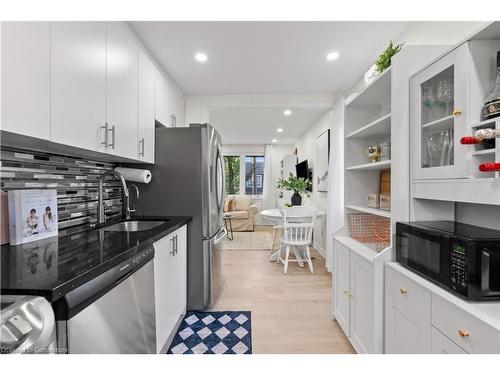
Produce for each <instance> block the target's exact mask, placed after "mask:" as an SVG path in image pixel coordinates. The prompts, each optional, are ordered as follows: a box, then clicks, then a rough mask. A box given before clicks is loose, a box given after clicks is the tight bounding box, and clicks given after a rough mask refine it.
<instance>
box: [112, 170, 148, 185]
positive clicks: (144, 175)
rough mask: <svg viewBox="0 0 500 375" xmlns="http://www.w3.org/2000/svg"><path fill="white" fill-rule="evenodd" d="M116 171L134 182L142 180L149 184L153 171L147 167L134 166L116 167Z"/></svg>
mask: <svg viewBox="0 0 500 375" xmlns="http://www.w3.org/2000/svg"><path fill="white" fill-rule="evenodd" d="M115 171H117V172H118V173H121V174H122V175H123V177H124V178H125V180H127V181H132V182H142V183H144V184H149V182H150V181H151V171H148V170H147V169H133V168H121V167H118V168H115Z"/></svg>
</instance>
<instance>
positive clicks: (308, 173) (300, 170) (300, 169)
mask: <svg viewBox="0 0 500 375" xmlns="http://www.w3.org/2000/svg"><path fill="white" fill-rule="evenodd" d="M295 172H296V174H297V177H302V178H305V179H306V180H309V189H307V190H308V191H312V169H309V165H308V164H307V159H306V160H304V161H302V162H300V163H299V164H296V165H295Z"/></svg>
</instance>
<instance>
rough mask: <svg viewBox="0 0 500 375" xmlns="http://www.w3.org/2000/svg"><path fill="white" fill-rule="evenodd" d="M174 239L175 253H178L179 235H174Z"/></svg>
mask: <svg viewBox="0 0 500 375" xmlns="http://www.w3.org/2000/svg"><path fill="white" fill-rule="evenodd" d="M174 240H175V255H177V253H178V252H179V248H178V247H177V244H178V242H177V235H175V236H174Z"/></svg>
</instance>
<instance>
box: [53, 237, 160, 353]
mask: <svg viewBox="0 0 500 375" xmlns="http://www.w3.org/2000/svg"><path fill="white" fill-rule="evenodd" d="M153 256H154V248H153V247H152V246H150V247H148V248H146V249H144V250H143V251H141V252H139V253H138V254H136V255H135V256H134V257H132V258H130V259H128V260H126V261H124V262H122V263H120V264H118V265H117V266H115V267H113V268H112V269H110V270H109V271H107V272H105V273H103V274H101V275H99V276H97V277H96V278H94V279H92V280H91V281H89V282H88V283H86V284H84V285H82V286H81V287H79V288H77V289H75V290H73V291H71V292H70V293H68V294H67V295H66V296H65V297H64V299H63V301H62V302H61V303H60V304H59V306H54V308H55V312H56V319H58V321H57V346H58V348H66V349H67V352H68V353H70V354H71V353H155V352H156V335H155V312H154V278H153V277H154V275H153ZM59 310H60V311H59ZM61 311H64V312H65V314H66V315H65V317H64V319H60V316H61V314H62V313H61ZM58 316H59V318H58Z"/></svg>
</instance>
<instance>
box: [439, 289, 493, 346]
mask: <svg viewBox="0 0 500 375" xmlns="http://www.w3.org/2000/svg"><path fill="white" fill-rule="evenodd" d="M432 325H433V326H434V327H436V328H438V329H439V330H440V331H441V332H443V333H444V334H445V335H446V336H448V337H449V338H450V339H451V340H452V341H453V342H454V343H456V344H457V345H458V346H460V347H461V348H463V349H464V350H465V351H466V352H468V353H472V354H477V353H483V354H487V353H500V335H499V334H498V333H497V332H496V331H494V330H493V329H492V328H490V327H488V326H486V325H484V324H483V323H481V322H480V321H479V320H477V319H476V318H474V317H473V316H471V315H470V314H468V313H467V312H465V311H463V310H461V309H459V308H458V307H456V306H454V305H452V304H450V303H448V302H446V301H444V300H443V299H442V298H440V297H437V296H435V295H433V296H432Z"/></svg>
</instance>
